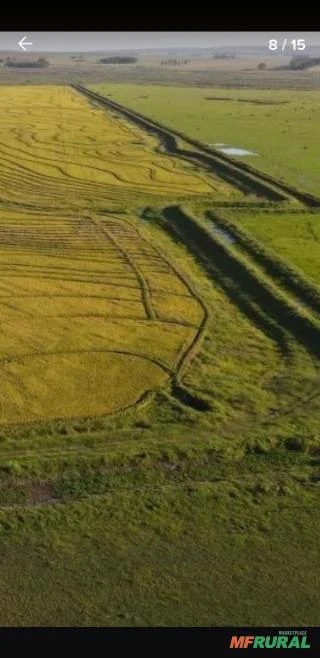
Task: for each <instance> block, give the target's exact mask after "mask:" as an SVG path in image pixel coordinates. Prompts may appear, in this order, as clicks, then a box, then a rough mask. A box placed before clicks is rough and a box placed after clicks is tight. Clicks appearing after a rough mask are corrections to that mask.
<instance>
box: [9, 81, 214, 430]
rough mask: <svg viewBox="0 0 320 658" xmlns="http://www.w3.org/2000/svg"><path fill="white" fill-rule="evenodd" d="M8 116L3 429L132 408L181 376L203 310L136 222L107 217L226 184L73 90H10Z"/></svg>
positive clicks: (131, 217)
mask: <svg viewBox="0 0 320 658" xmlns="http://www.w3.org/2000/svg"><path fill="white" fill-rule="evenodd" d="M0 114H1V120H0V152H1V158H0V309H1V319H0V368H1V389H0V422H1V423H16V422H18V423H19V422H24V421H34V420H45V419H52V418H61V417H77V416H82V417H85V416H95V415H100V414H106V413H110V412H114V411H117V410H120V409H124V408H126V407H128V406H130V405H132V404H134V403H136V402H137V401H138V400H139V399H141V398H142V397H143V396H144V394H145V393H146V392H147V391H150V390H152V389H154V388H156V387H158V386H159V385H164V384H165V383H166V382H168V380H169V378H170V376H172V375H173V373H174V372H175V371H177V370H178V369H179V368H180V366H181V365H182V363H183V362H184V359H185V357H186V356H187V354H188V351H189V349H190V347H191V346H193V345H194V343H195V341H196V340H197V337H198V335H199V332H200V330H201V326H202V324H203V322H204V316H205V311H204V308H203V306H202V305H201V303H200V302H199V300H198V299H197V298H196V297H195V296H194V294H193V292H192V289H191V288H190V287H189V284H188V283H187V282H186V281H185V280H184V278H183V276H182V275H181V274H180V273H179V272H178V271H177V269H176V268H175V267H174V265H172V264H171V262H170V261H169V260H167V258H166V257H164V255H163V254H162V253H161V252H159V251H158V249H157V248H156V247H155V246H154V245H153V244H151V243H150V242H149V240H148V238H147V237H146V235H145V234H143V232H142V233H141V232H140V227H139V220H138V218H137V217H136V216H135V215H134V213H132V214H130V212H129V213H128V212H126V213H122V214H119V213H118V214H117V213H116V212H112V211H109V213H107V212H105V213H102V212H101V209H100V212H99V214H97V213H98V211H99V208H101V207H102V206H104V205H105V204H107V205H108V204H110V203H111V205H112V203H114V202H116V204H119V202H121V203H122V204H124V205H125V204H128V203H129V204H130V202H131V201H133V200H136V199H137V198H139V199H141V203H142V205H143V203H144V202H145V200H146V199H147V197H149V196H158V197H161V196H163V195H166V196H167V197H168V194H169V195H170V194H172V196H173V197H174V196H175V195H177V196H179V195H181V194H183V195H184V196H186V195H197V194H206V193H208V192H212V190H213V189H214V188H215V187H218V186H219V185H220V182H218V181H216V180H215V179H214V178H213V177H211V176H210V177H209V176H206V174H202V173H198V172H195V171H192V168H191V167H190V165H188V164H187V163H184V162H181V161H179V160H176V159H174V158H172V157H169V156H166V155H165V154H163V153H160V152H157V148H158V147H159V144H157V141H156V140H155V139H154V138H152V137H149V136H148V135H146V134H145V133H144V132H142V131H141V130H140V129H137V128H135V127H132V126H131V125H129V124H128V123H126V122H125V121H124V120H123V119H119V118H117V117H115V116H113V115H112V113H107V112H105V111H103V110H101V109H99V108H94V107H93V106H92V105H90V103H89V102H87V101H86V100H85V99H84V98H82V97H81V96H80V95H79V94H78V93H77V92H76V91H74V90H72V89H69V88H63V87H61V88H59V87H34V88H33V87H21V88H19V87H10V88H9V87H8V88H5V87H4V88H2V103H1V109H0ZM221 185H222V183H221ZM224 187H225V186H224ZM95 209H96V212H94V210H95Z"/></svg>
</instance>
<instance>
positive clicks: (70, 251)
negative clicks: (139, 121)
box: [0, 86, 320, 626]
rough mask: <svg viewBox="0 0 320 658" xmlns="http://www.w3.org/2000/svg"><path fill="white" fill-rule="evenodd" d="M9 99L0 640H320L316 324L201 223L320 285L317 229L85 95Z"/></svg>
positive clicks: (51, 90) (7, 93)
mask: <svg viewBox="0 0 320 658" xmlns="http://www.w3.org/2000/svg"><path fill="white" fill-rule="evenodd" d="M117 89H118V90H119V94H120V92H121V86H119V87H117ZM141 89H142V88H140V90H141ZM154 90H155V95H154V99H153V102H154V105H153V110H152V112H153V113H154V116H155V117H156V118H157V119H158V120H161V121H162V120H163V121H164V122H165V123H168V124H169V122H167V121H166V120H165V117H164V116H163V112H164V111H163V107H162V105H161V103H160V101H159V103H158V108H159V112H156V107H157V102H158V101H157V100H156V99H157V98H158V88H156V87H154ZM1 91H2V104H1V110H0V113H1V127H0V133H1V136H0V152H1V165H0V309H1V319H0V367H1V373H2V378H1V391H0V535H1V546H0V557H1V567H0V625H2V626H10V625H17V626H46V625H48V626H68V625H71V626H86V625H88V626H144V625H145V626H215V625H247V624H249V625H250V624H251V625H257V624H261V625H281V626H289V625H294V624H298V625H299V626H304V625H316V624H317V621H318V619H317V617H318V609H319V604H320V600H319V591H320V590H319V587H318V586H317V582H318V579H319V565H318V554H319V548H320V547H319V532H318V526H319V512H318V510H319V491H320V489H319V426H320V388H319V354H318V352H317V349H315V347H314V344H313V343H312V344H311V342H310V341H309V338H308V336H309V334H310V331H311V332H312V331H313V332H314V333H312V336H314V335H315V336H316V338H317V337H318V333H317V331H318V329H317V321H318V320H317V317H316V313H314V312H313V308H310V309H309V310H308V316H306V317H307V321H308V322H309V324H303V325H302V326H303V328H305V327H307V329H308V330H309V334H308V332H306V336H303V338H304V340H300V336H299V335H297V334H296V332H295V330H294V321H295V320H296V321H297V323H298V324H299V321H300V322H303V321H304V320H305V317H304V316H303V317H302V316H301V317H300V316H299V315H297V316H294V315H293V316H292V314H291V315H290V312H291V310H292V309H291V307H290V303H291V301H290V300H291V297H292V295H293V293H292V291H291V289H290V285H291V280H289V283H288V289H286V290H285V292H283V288H282V283H281V277H278V278H277V276H275V275H274V272H273V271H271V270H268V268H267V267H265V268H264V267H263V266H262V265H261V262H260V261H259V259H258V258H257V259H255V258H254V256H252V254H251V252H250V253H249V251H248V252H247V251H245V250H244V249H243V250H241V249H239V248H238V245H237V244H234V243H232V244H231V245H230V244H229V243H228V241H227V240H226V239H225V236H223V235H222V237H221V234H220V235H219V234H218V235H217V234H216V233H214V231H213V230H212V227H213V228H214V220H209V218H208V216H207V214H206V213H208V211H212V212H218V213H219V212H220V206H224V207H223V213H225V216H226V217H227V219H229V221H230V222H231V223H232V224H234V225H235V226H238V227H240V228H241V227H243V228H244V229H245V230H246V231H247V232H248V234H250V235H251V234H252V235H253V237H255V238H256V239H257V240H258V242H259V244H261V245H263V244H264V243H265V244H266V245H267V246H268V247H269V246H270V247H271V248H272V250H273V252H274V253H275V258H277V256H278V255H281V256H282V257H283V258H285V259H288V260H289V262H290V264H291V266H293V267H297V268H299V269H300V270H301V276H302V277H304V276H305V277H306V281H307V279H310V280H312V281H313V282H317V280H318V279H317V275H318V274H317V273H318V269H319V268H317V260H316V247H315V243H314V252H313V253H314V259H313V260H311V259H310V262H309V261H308V258H307V252H308V249H309V247H308V239H309V238H308V237H307V236H308V235H309V233H310V231H311V229H312V230H315V231H316V229H313V227H314V224H313V222H316V221H317V218H318V210H317V209H316V210H315V211H314V212H313V213H311V212H310V211H308V212H307V211H306V208H303V206H302V203H301V204H300V205H299V204H297V202H296V201H291V200H286V201H279V203H277V204H276V203H275V202H270V200H268V199H267V198H264V197H262V198H261V197H260V198H257V197H255V195H254V194H251V193H249V194H245V193H242V192H241V191H240V189H239V188H238V187H236V186H233V185H232V184H231V183H230V182H227V181H226V180H225V178H223V177H222V175H220V174H221V172H220V174H219V172H217V173H215V172H214V171H213V169H212V167H208V166H207V167H206V166H205V164H204V166H203V167H202V166H200V164H199V159H197V158H196V157H195V154H194V153H192V152H191V154H190V152H189V153H188V149H187V146H186V145H184V146H183V148H182V146H181V149H180V153H178V154H177V156H174V155H172V154H169V152H168V150H167V149H166V147H165V141H164V140H161V138H159V139H158V138H157V137H156V136H155V135H154V134H153V135H150V133H149V132H147V131H146V130H143V129H142V127H137V125H136V124H135V123H134V122H131V121H129V119H125V118H124V117H123V115H121V113H117V112H115V111H113V110H110V109H106V108H102V106H100V105H99V103H98V102H97V101H95V102H94V103H93V102H90V101H89V100H87V99H86V98H85V97H84V95H83V94H80V93H79V92H78V91H76V90H75V89H71V88H70V89H69V88H67V87H54V86H44V87H42V86H38V87H31V86H30V87H29V86H23V87H18V86H16V87H15V86H12V87H10V88H9V87H3V88H2V90H1ZM178 91H179V90H175V89H172V98H173V99H174V97H175V94H176V92H178ZM189 91H190V92H192V93H190V113H191V114H192V112H193V111H194V108H195V105H196V100H195V99H196V94H198V93H199V90H192V89H190V90H189ZM180 92H181V94H182V92H183V93H184V94H185V91H184V90H180ZM111 93H113V94H114V96H113V98H115V99H116V97H117V94H116V88H115V87H114V88H113V91H112V92H111ZM126 93H127V94H129V87H127V88H126ZM140 93H142V94H143V91H142V92H141V91H140ZM148 93H150V95H151V92H148ZM163 93H164V94H165V93H168V90H165V89H164V90H163ZM219 93H220V92H219ZM230 93H233V92H230ZM246 93H247V92H246ZM259 93H260V92H259ZM268 93H269V92H268ZM270 94H271V92H270ZM210 95H211V92H210ZM182 98H184V100H183V102H182ZM163 99H164V97H163ZM118 100H119V101H120V102H127V104H128V106H130V105H131V101H129V98H127V99H125V98H120V96H119V99H118ZM141 100H146V99H141ZM148 100H150V99H148ZM172 102H173V101H172ZM132 103H133V98H132ZM183 103H184V105H186V103H188V100H187V99H186V95H184V96H181V110H180V114H179V111H178V109H177V117H179V116H180V119H179V121H180V124H179V126H178V123H179V122H178V123H177V126H176V127H178V128H179V129H182V128H183V130H186V132H188V131H187V126H182V123H181V117H182V105H183ZM212 103H213V102H212ZM221 104H223V102H221ZM26 105H27V106H28V112H26V110H25V107H26ZM218 105H220V103H218ZM247 105H251V104H247ZM132 106H133V105H132ZM252 107H254V108H256V107H258V106H256V105H253V106H252ZM279 107H282V106H279ZM140 109H141V111H143V112H144V113H145V114H148V112H147V111H146V110H144V108H142V107H141V108H140ZM174 111H175V110H173V109H170V112H174ZM253 111H255V110H253ZM186 116H187V114H186ZM177 121H178V120H177ZM206 123H207V121H206V119H205V116H203V117H202V118H201V125H202V124H203V128H202V130H203V131H205V124H206ZM190 125H191V123H190ZM199 125H200V124H199ZM190 134H191V133H190ZM195 136H196V137H198V138H199V139H201V137H200V135H199V134H197V135H195ZM208 141H209V140H208ZM217 141H218V140H217ZM219 141H220V140H219ZM181 142H182V140H181ZM311 144H313V142H312V141H311V142H310V145H311ZM270 149H271V146H270ZM189 151H190V149H189ZM270 153H271V150H270ZM273 173H274V174H275V175H276V171H275V170H273ZM284 173H285V172H284ZM219 204H220V206H219ZM241 204H245V205H246V209H245V210H244V208H242V207H241ZM217 206H218V208H217ZM249 206H250V208H251V210H250V211H249V210H248V207H249ZM221 212H222V211H221ZM313 218H314V219H313ZM217 221H218V220H217ZM268 222H269V223H268ZM291 222H292V223H291ZM289 223H290V227H291V226H294V227H295V228H294V231H291V235H290V236H289V238H288V241H287V242H286V245H287V247H288V249H289V251H290V258H289V254H288V253H287V254H286V253H285V252H284V251H283V250H281V249H282V248H281V244H283V245H284V244H285V242H284V236H285V231H286V230H287V231H289V230H290V229H289V228H288V224H289ZM217 226H218V224H217ZM274 226H275V227H276V228H275V235H274V236H272V229H273V227H274ZM190 227H191V228H190ZM255 227H256V228H255ZM268 227H269V228H268ZM209 229H210V231H209ZM295 235H296V236H300V237H299V240H300V239H301V240H304V241H305V242H303V249H301V248H300V247H299V245H300V244H301V243H299V245H297V247H296V248H295V247H294V241H295ZM203 236H204V237H203ZM201 240H202V241H201ZM281 240H283V243H282V242H281ZM314 240H315V238H314ZM271 241H272V242H271ZM299 254H300V258H301V260H300V261H299V262H298V260H297V259H298V257H299ZM260 260H261V259H260ZM307 261H308V262H307ZM308 267H310V269H309V270H308ZM311 269H312V272H311ZM270 272H271V273H270ZM299 282H300V284H301V285H302V284H303V281H302V283H301V281H300V280H299ZM279 300H280V301H279ZM312 323H313V324H312ZM310 327H311V329H310ZM315 342H316V339H315Z"/></svg>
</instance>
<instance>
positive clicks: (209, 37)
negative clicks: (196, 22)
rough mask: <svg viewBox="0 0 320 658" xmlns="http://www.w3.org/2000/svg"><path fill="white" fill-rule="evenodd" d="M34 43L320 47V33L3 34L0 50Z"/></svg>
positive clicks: (56, 46) (61, 47)
mask: <svg viewBox="0 0 320 658" xmlns="http://www.w3.org/2000/svg"><path fill="white" fill-rule="evenodd" d="M24 36H27V39H26V41H29V42H30V41H31V42H32V44H33V45H32V46H28V50H29V52H37V51H42V52H43V51H48V52H50V51H51V52H54V51H57V52H59V51H60V52H66V51H69V52H72V51H92V50H124V49H128V50H130V49H132V50H137V49H144V48H148V49H150V48H174V47H191V48H197V47H203V48H206V47H209V48H215V47H217V46H232V45H234V46H238V45H239V46H255V45H257V46H263V45H267V44H268V40H269V39H271V38H272V37H275V38H278V39H280V38H284V37H287V38H288V39H293V38H305V39H306V41H307V42H308V45H310V46H311V45H320V31H319V32H303V31H301V33H300V32H299V34H297V33H291V32H286V33H285V32H272V33H271V32H26V33H22V32H0V50H16V51H17V52H20V53H22V52H23V51H22V50H21V48H19V46H18V42H19V41H20V39H22V37H24Z"/></svg>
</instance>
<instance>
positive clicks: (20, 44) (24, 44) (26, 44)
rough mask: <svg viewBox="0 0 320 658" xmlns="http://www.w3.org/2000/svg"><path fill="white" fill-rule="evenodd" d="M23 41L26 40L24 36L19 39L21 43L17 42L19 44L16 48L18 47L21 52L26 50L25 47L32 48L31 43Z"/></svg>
mask: <svg viewBox="0 0 320 658" xmlns="http://www.w3.org/2000/svg"><path fill="white" fill-rule="evenodd" d="M25 39H27V37H26V36H25V37H23V38H22V39H21V41H19V43H18V46H20V48H22V50H27V48H25V46H32V45H33V44H32V42H31V41H25Z"/></svg>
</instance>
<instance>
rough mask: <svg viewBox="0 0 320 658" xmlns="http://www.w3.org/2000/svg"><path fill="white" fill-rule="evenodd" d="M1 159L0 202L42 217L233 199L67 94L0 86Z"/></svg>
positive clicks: (128, 127)
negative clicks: (155, 200) (168, 200)
mask: <svg viewBox="0 0 320 658" xmlns="http://www.w3.org/2000/svg"><path fill="white" fill-rule="evenodd" d="M0 153H1V158H0V200H1V202H2V203H4V202H10V203H11V204H12V203H16V204H21V203H22V204H26V203H28V204H29V205H32V206H34V207H37V208H40V209H41V210H45V209H46V210H48V209H52V208H53V207H54V208H64V209H66V208H68V209H69V210H70V209H74V208H75V207H76V208H89V209H92V208H93V207H94V208H99V207H104V206H105V205H106V203H107V204H108V206H110V204H111V205H112V204H116V205H117V204H118V205H119V203H121V204H123V203H124V202H126V203H130V202H134V201H141V202H142V203H143V202H144V200H148V198H150V197H154V196H155V197H160V198H163V197H164V196H166V197H170V195H172V196H173V197H177V196H178V197H179V196H183V197H186V196H190V195H194V194H206V193H211V192H213V191H216V192H219V194H224V195H228V194H234V190H233V188H232V187H231V186H228V185H227V184H225V183H222V182H221V181H219V180H218V179H216V178H214V177H213V176H210V177H209V176H206V175H205V174H203V173H202V172H198V171H195V169H194V168H193V167H192V165H190V163H187V162H185V161H184V162H182V161H181V160H178V159H175V158H172V157H168V156H167V155H166V154H164V153H161V152H160V150H159V143H158V141H157V140H156V139H155V138H154V137H152V136H149V135H147V134H146V133H145V132H144V131H142V130H141V129H140V128H137V127H136V126H133V125H132V124H129V123H128V122H127V121H126V120H124V119H123V118H120V117H118V116H116V115H115V114H114V113H112V112H108V113H106V111H105V110H103V109H101V108H98V107H93V106H92V105H90V103H89V102H88V101H87V100H86V99H84V98H83V97H82V96H81V95H80V94H79V93H78V92H76V91H75V90H73V89H71V88H68V87H50V86H44V87H39V86H37V87H33V86H27V87H18V86H17V87H14V86H11V87H2V88H1V107H0Z"/></svg>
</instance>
